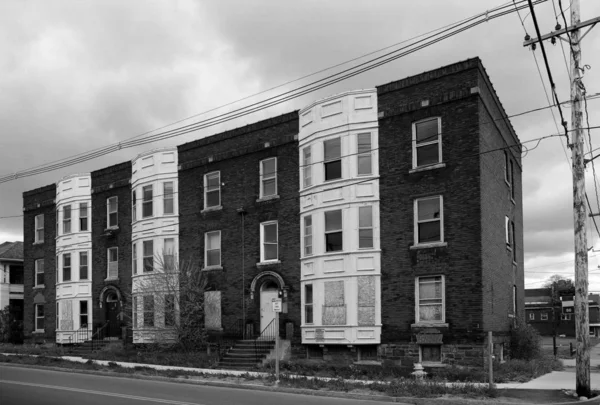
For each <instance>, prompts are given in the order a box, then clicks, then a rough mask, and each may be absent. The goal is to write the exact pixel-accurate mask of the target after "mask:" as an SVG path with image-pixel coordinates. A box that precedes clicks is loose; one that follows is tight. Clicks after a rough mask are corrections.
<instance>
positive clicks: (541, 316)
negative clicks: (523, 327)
mask: <svg viewBox="0 0 600 405" xmlns="http://www.w3.org/2000/svg"><path fill="white" fill-rule="evenodd" d="M540 319H541V320H542V321H547V320H548V313H547V312H542V313H541V314H540Z"/></svg>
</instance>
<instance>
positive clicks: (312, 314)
mask: <svg viewBox="0 0 600 405" xmlns="http://www.w3.org/2000/svg"><path fill="white" fill-rule="evenodd" d="M309 287H310V298H311V299H310V302H308V290H309ZM314 297H315V294H314V287H313V284H312V283H310V284H304V311H303V315H304V324H305V325H314V323H315V308H314V305H315V298H314ZM309 309H310V320H311V322H308V313H309V311H308V310H309Z"/></svg>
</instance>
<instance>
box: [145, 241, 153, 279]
mask: <svg viewBox="0 0 600 405" xmlns="http://www.w3.org/2000/svg"><path fill="white" fill-rule="evenodd" d="M142 249H143V252H142V255H143V260H144V273H146V272H149V271H153V270H154V241H151V240H145V241H144V242H142Z"/></svg>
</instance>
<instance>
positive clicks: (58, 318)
mask: <svg viewBox="0 0 600 405" xmlns="http://www.w3.org/2000/svg"><path fill="white" fill-rule="evenodd" d="M59 314H60V302H57V303H56V330H60V316H59Z"/></svg>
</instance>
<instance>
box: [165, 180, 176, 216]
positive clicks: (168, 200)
mask: <svg viewBox="0 0 600 405" xmlns="http://www.w3.org/2000/svg"><path fill="white" fill-rule="evenodd" d="M173 196H174V194H173V182H172V181H168V182H166V183H164V184H163V214H165V215H168V214H173V213H174V212H175V207H174V198H173Z"/></svg>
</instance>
